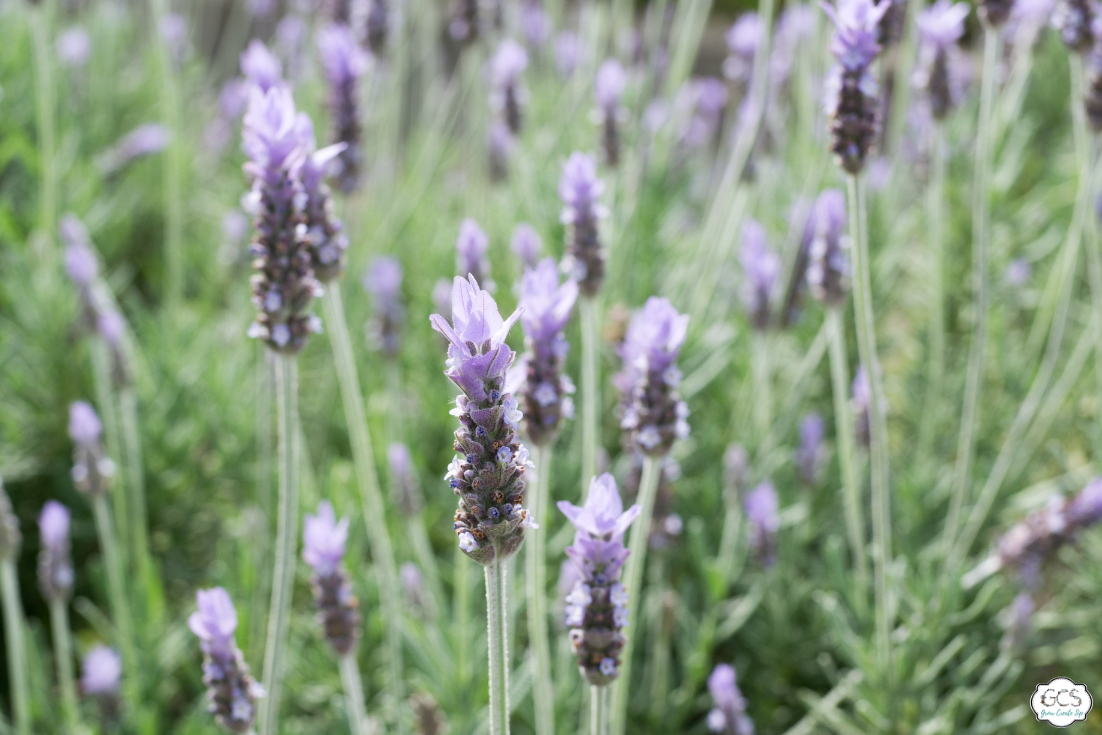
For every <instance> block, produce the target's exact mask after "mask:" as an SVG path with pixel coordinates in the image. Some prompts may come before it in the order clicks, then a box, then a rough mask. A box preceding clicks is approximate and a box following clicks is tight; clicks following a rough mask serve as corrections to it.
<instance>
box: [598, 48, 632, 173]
mask: <svg viewBox="0 0 1102 735" xmlns="http://www.w3.org/2000/svg"><path fill="white" fill-rule="evenodd" d="M625 86H627V75H626V74H625V73H624V67H623V66H622V65H621V64H620V62H619V61H617V60H616V59H606V60H605V61H604V63H602V64H601V66H600V68H599V69H597V77H596V79H595V80H594V82H593V100H594V101H595V102H596V103H597V122H598V123H599V124H600V126H601V148H602V150H603V152H604V156H605V163H607V164H608V165H609V166H612V167H613V168H616V166H618V165H619V164H620V122H621V120H622V119H623V117H624V114H625V113H624V110H623V108H622V107H621V105H620V99H621V98H622V97H623V95H624V87H625Z"/></svg>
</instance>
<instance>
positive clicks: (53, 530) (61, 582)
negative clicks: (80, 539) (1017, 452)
mask: <svg viewBox="0 0 1102 735" xmlns="http://www.w3.org/2000/svg"><path fill="white" fill-rule="evenodd" d="M38 529H39V532H40V534H41V536H42V550H41V551H40V552H39V555H38V587H39V589H41V590H42V595H43V597H45V598H46V599H47V600H50V601H55V600H61V601H63V600H67V599H69V596H70V595H71V594H72V592H73V581H74V578H75V575H74V573H73V562H72V558H71V557H70V555H69V510H68V509H67V508H66V507H65V506H64V505H62V504H61V503H58V502H57V501H55V500H50V501H47V502H46V505H44V506H43V507H42V513H41V514H40V515H39V516H38Z"/></svg>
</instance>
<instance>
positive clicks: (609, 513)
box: [558, 473, 643, 686]
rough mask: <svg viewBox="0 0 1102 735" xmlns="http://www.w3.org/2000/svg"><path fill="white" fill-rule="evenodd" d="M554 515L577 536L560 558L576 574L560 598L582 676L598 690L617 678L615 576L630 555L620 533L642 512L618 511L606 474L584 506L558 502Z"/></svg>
mask: <svg viewBox="0 0 1102 735" xmlns="http://www.w3.org/2000/svg"><path fill="white" fill-rule="evenodd" d="M558 507H559V510H560V511H562V512H563V514H564V515H565V516H566V517H567V518H568V519H569V520H570V522H571V523H572V524H574V527H575V528H576V529H577V532H576V533H575V535H574V544H573V545H572V546H569V547H567V549H566V554H567V556H568V557H570V559H571V560H572V561H573V562H574V566H575V567H576V568H577V571H578V572H579V573H580V574H581V578H580V579H578V580H577V581H576V582H575V583H574V586H573V589H572V590H571V592H570V594H569V595H568V596H567V598H566V603H567V604H566V610H565V613H566V625H567V627H568V628H569V629H570V630H569V635H570V643H571V647H572V648H573V650H574V654H575V655H576V657H577V661H578V667H579V669H580V670H581V673H582V676H584V677H585V678H586V680H587V681H589V683H590V684H592V685H594V686H604V685H606V684H608V683H610V682H612V681H613V680H614V679H615V678H616V677H617V676H619V674H620V649H621V648H623V645H624V635H623V633H622V629H623V628H625V627H627V624H628V607H627V605H628V596H627V591H626V590H625V589H624V586H623V584H621V582H620V574H621V571H622V569H623V565H624V562H625V561H626V560H627V558H628V556H629V555H630V553H631V552H630V551H628V549H626V548H624V532H626V531H627V529H628V526H630V525H631V523H632V521H634V520H635V519H636V518H637V517H638V516H639V514H640V513H641V512H642V510H643V509H642V508H641V507H640V506H638V505H633V506H631V507H630V508H628V509H627V510H626V511H625V510H624V505H623V502H622V501H621V500H620V491H619V490H618V489H617V488H616V481H615V480H614V479H612V475H609V474H607V473H606V474H603V475H601V476H600V477H595V478H593V482H592V484H591V485H590V487H589V495H588V496H587V497H586V501H585V505H584V506H583V507H581V508H579V507H578V506H576V505H573V504H571V503H568V502H567V501H565V500H563V501H560V502H559V503H558Z"/></svg>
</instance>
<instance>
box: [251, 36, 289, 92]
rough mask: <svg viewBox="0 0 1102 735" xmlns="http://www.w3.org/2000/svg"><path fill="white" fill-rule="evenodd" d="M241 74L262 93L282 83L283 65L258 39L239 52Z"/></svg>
mask: <svg viewBox="0 0 1102 735" xmlns="http://www.w3.org/2000/svg"><path fill="white" fill-rule="evenodd" d="M241 73H242V74H244V75H245V78H246V79H248V80H249V81H250V82H252V83H253V84H254V85H256V86H257V87H260V91H262V92H267V91H268V90H269V89H271V88H272V87H277V86H280V85H281V84H282V83H283V65H282V64H281V63H280V62H279V59H277V58H276V56H275V54H273V53H272V52H271V51H269V50H268V47H267V46H265V45H264V42H263V41H261V40H260V39H259V38H254V39H253V40H251V41H249V45H248V46H247V47H245V50H244V51H242V52H241Z"/></svg>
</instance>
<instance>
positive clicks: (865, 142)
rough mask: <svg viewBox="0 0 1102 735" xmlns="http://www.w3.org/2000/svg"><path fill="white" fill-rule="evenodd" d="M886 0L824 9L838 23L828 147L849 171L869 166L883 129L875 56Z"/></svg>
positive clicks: (846, 1)
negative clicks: (870, 156) (878, 28)
mask: <svg viewBox="0 0 1102 735" xmlns="http://www.w3.org/2000/svg"><path fill="white" fill-rule="evenodd" d="M890 4H891V3H890V1H889V0H883V2H881V3H880V4H879V5H875V4H873V0H839V2H838V6H837V7H836V8H832V7H831V6H829V5H823V9H824V10H825V11H826V13H827V15H829V16H830V19H831V20H832V21H833V22H834V25H835V27H836V30H835V33H834V39H833V41H832V42H831V45H830V50H831V53H833V54H834V57H835V59H837V61H838V63H837V64H835V65H834V66H833V67H831V70H830V72H829V74H828V76H827V81H826V88H827V103H826V113H827V115H828V116H829V117H830V135H831V143H830V149H831V151H832V152H833V153H834V155H835V157H836V158H837V160H838V164H839V165H840V166H841V167H842V168H843V169H845V170H846V172H847V173H849V174H852V175H857V174H858V173H860V172H861V170H862V169H863V168H864V167H865V161H866V159H867V158H868V155H869V152H870V151H871V150H872V146H873V143H874V142H875V140H876V137H877V132H878V129H879V122H880V121H879V111H880V101H879V99H878V98H877V95H878V94H879V92H880V85H879V84H878V83H877V81H876V76H875V75H874V74H873V72H872V62H873V60H874V59H875V58H876V56H877V55H878V54H879V53H880V44H879V43H877V26H878V24H879V23H880V19H881V18H883V17H884V13H886V12H887V10H888V7H889V5H890Z"/></svg>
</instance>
